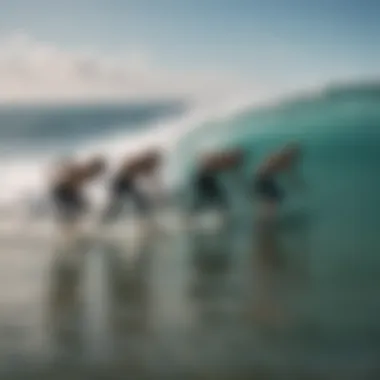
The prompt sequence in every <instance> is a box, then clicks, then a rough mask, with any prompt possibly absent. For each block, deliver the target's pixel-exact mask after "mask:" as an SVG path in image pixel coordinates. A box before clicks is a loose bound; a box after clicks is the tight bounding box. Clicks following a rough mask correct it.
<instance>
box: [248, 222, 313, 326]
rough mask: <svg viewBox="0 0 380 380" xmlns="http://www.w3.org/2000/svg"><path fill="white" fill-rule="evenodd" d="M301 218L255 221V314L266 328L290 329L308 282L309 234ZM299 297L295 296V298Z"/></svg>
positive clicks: (253, 315)
mask: <svg viewBox="0 0 380 380" xmlns="http://www.w3.org/2000/svg"><path fill="white" fill-rule="evenodd" d="M298 218H299V217H298V216H297V215H296V216H290V217H286V218H283V219H280V220H279V221H277V223H260V222H258V223H256V224H255V226H254V232H253V233H252V237H253V239H252V243H251V252H252V254H251V265H252V278H253V287H254V289H255V290H254V291H253V294H254V297H253V304H252V310H251V311H252V317H253V319H254V321H255V322H256V323H258V324H259V325H262V326H265V327H266V328H268V327H272V328H279V327H282V328H285V329H289V328H290V327H291V325H292V323H294V321H295V318H296V316H295V313H299V310H298V311H296V310H295V307H294V306H295V305H294V304H295V303H296V304H298V305H299V301H300V298H299V297H297V296H298V294H299V293H300V292H301V291H302V292H305V291H307V285H308V284H309V280H310V279H309V267H308V257H309V251H308V234H307V232H308V231H307V229H305V224H303V223H301V224H300V223H298V221H299V219H298ZM295 298H296V299H295Z"/></svg>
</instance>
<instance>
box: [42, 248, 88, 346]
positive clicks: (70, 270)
mask: <svg viewBox="0 0 380 380" xmlns="http://www.w3.org/2000/svg"><path fill="white" fill-rule="evenodd" d="M67 253H69V252H67ZM75 257H76V259H77V260H75V261H74V260H70V257H69V255H61V254H59V255H57V256H56V257H55V258H54V261H53V264H52V267H51V270H50V272H51V273H50V286H49V300H48V306H49V321H50V323H49V326H50V328H51V332H52V334H53V336H55V337H56V339H57V343H58V344H63V345H64V346H66V345H67V344H69V345H70V346H72V345H74V346H75V345H77V344H78V342H77V338H78V337H77V336H73V335H72V334H73V333H74V334H75V327H78V325H76V324H77V323H78V322H79V321H78V320H77V319H76V318H77V317H78V313H77V311H78V308H79V306H80V305H79V302H80V297H79V285H80V275H81V272H82V271H81V264H82V262H81V260H80V259H81V255H75ZM78 260H79V261H78ZM77 332H78V331H77ZM71 348H73V347H71Z"/></svg>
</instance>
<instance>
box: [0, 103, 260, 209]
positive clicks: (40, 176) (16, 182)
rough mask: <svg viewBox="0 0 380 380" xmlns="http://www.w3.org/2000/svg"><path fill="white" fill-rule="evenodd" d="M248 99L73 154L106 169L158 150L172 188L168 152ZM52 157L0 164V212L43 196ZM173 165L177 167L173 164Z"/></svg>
mask: <svg viewBox="0 0 380 380" xmlns="http://www.w3.org/2000/svg"><path fill="white" fill-rule="evenodd" d="M251 99H252V98H249V97H248V98H247V97H233V98H230V99H229V100H228V101H225V102H223V103H214V104H213V103H208V104H198V105H195V106H194V107H193V108H192V109H190V110H189V111H188V112H187V113H186V114H185V115H183V116H181V117H180V118H177V119H175V120H173V119H171V120H161V121H159V122H158V123H156V124H155V125H152V126H150V128H146V130H145V131H143V132H140V133H134V134H131V133H125V132H124V133H119V134H118V135H113V136H109V137H107V139H104V138H103V139H99V140H95V141H94V140H93V141H91V142H88V143H86V144H85V145H83V146H82V147H80V148H79V149H78V151H77V152H76V153H77V154H78V157H87V156H90V155H91V154H94V153H96V154H98V153H101V154H104V156H105V157H106V158H107V159H108V161H109V163H110V168H111V172H112V168H113V167H114V166H115V165H116V164H117V162H118V161H119V160H120V158H121V157H125V156H127V155H128V154H131V155H132V154H134V153H135V152H137V151H139V150H141V149H144V148H148V147H151V146H155V147H158V148H160V149H162V151H163V152H164V153H167V164H168V165H166V170H164V172H163V176H164V182H165V183H166V184H167V185H168V186H169V187H171V186H174V184H175V182H176V173H174V171H173V170H172V169H173V165H171V162H170V160H171V153H172V152H173V150H174V148H175V147H176V145H177V144H178V142H179V141H180V140H181V138H182V137H183V136H185V135H186V134H187V133H188V132H190V131H192V130H194V129H196V128H199V127H201V126H202V125H203V124H204V123H206V122H209V121H223V119H226V118H230V117H233V115H235V114H238V113H239V112H241V111H242V110H244V109H245V108H248V107H251V106H252V105H253V104H254V102H252V100H251ZM55 158H56V157H54V156H53V155H52V154H51V153H49V154H47V155H46V156H29V157H23V158H20V157H15V158H13V159H9V158H8V160H7V161H6V162H4V163H3V164H1V165H0V178H2V185H1V187H0V212H1V209H4V208H5V207H9V206H10V205H12V207H15V208H20V207H21V206H22V207H23V206H25V204H30V203H33V202H36V201H38V200H39V199H41V198H42V197H44V194H45V191H46V188H47V181H46V179H47V174H48V169H49V166H50V165H52V163H54V160H55ZM175 164H178V163H177V162H176V163H175ZM89 191H90V193H91V196H93V197H95V198H96V199H97V200H99V201H100V200H103V198H104V186H101V184H97V185H94V186H93V187H92V188H90V190H89Z"/></svg>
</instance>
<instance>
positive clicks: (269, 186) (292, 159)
mask: <svg viewBox="0 0 380 380" xmlns="http://www.w3.org/2000/svg"><path fill="white" fill-rule="evenodd" d="M300 158H301V148H300V146H299V145H298V144H297V143H291V144H287V145H286V146H285V147H283V148H282V149H281V150H280V151H278V152H275V153H274V154H272V155H270V156H269V157H268V158H266V159H265V160H264V161H263V162H262V164H261V165H259V167H258V169H257V172H256V174H255V179H254V192H255V194H256V196H257V198H258V199H259V200H260V201H261V202H262V205H263V206H264V208H265V213H266V215H267V216H274V215H275V214H276V213H277V209H278V206H279V205H280V204H281V201H282V200H283V198H284V192H283V190H282V189H281V187H280V186H279V185H278V176H279V175H281V174H283V173H288V174H290V176H291V177H292V179H293V182H294V183H295V182H298V184H300V176H299V175H298V174H299V171H297V170H296V169H297V166H298V163H299V161H300Z"/></svg>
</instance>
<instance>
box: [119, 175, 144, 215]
mask: <svg viewBox="0 0 380 380" xmlns="http://www.w3.org/2000/svg"><path fill="white" fill-rule="evenodd" d="M111 192H112V198H113V200H114V201H116V202H119V201H123V200H124V199H127V198H130V199H131V200H132V201H133V202H134V204H135V206H136V207H137V209H138V211H139V212H141V213H144V212H146V211H148V209H149V208H150V203H149V201H148V199H147V197H146V196H144V194H142V193H141V191H139V190H138V189H137V188H136V185H135V183H134V181H133V180H132V179H129V178H123V179H116V180H115V181H114V183H113V184H112V189H111Z"/></svg>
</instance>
